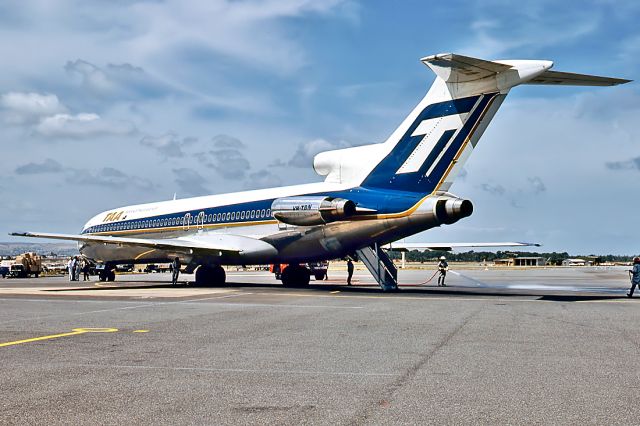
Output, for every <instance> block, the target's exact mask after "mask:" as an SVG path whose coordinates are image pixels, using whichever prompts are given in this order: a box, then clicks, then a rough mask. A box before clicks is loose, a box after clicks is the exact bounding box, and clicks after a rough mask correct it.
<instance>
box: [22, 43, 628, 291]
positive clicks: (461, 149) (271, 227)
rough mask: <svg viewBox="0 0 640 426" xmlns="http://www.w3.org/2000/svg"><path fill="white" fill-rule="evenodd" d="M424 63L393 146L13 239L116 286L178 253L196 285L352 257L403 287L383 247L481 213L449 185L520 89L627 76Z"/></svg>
mask: <svg viewBox="0 0 640 426" xmlns="http://www.w3.org/2000/svg"><path fill="white" fill-rule="evenodd" d="M421 61H422V62H423V63H424V64H425V65H426V66H427V67H429V68H430V69H431V70H432V71H433V72H434V73H435V74H436V78H435V81H434V82H433V84H432V86H431V88H430V89H429V91H428V92H427V94H426V95H425V96H424V98H423V99H422V100H421V101H420V102H419V103H418V105H417V106H416V107H415V108H414V109H413V110H412V111H411V112H410V113H409V115H408V116H407V117H406V118H405V119H404V121H402V123H401V124H400V126H399V127H398V128H397V129H396V130H395V131H394V132H393V133H392V134H391V135H390V136H389V137H388V139H387V140H386V141H385V142H383V143H374V144H369V145H362V146H356V147H351V148H345V149H338V150H332V151H326V152H321V153H319V154H318V155H316V156H315V157H314V159H313V167H314V169H315V171H316V172H317V173H318V174H319V175H320V176H324V177H325V178H324V181H323V182H317V183H311V184H304V185H295V186H285V187H279V188H270V189H261V190H253V191H245V192H237V193H230V194H220V195H209V196H202V197H195V198H187V199H178V200H171V201H161V202H156V203H150V204H141V205H133V206H125V207H119V208H116V209H112V210H108V211H105V212H102V213H99V214H97V215H96V216H94V217H93V218H91V219H90V220H89V221H88V222H87V223H86V224H85V225H84V227H83V229H82V231H81V232H80V234H78V235H72V234H54V233H44V232H16V233H11V234H10V235H14V236H20V237H37V238H47V239H59V240H72V241H77V242H78V245H79V250H80V252H81V253H82V254H83V255H84V256H86V257H87V258H89V259H92V260H94V261H96V262H99V263H102V264H104V266H105V268H104V270H103V272H102V273H101V275H100V279H101V280H108V281H113V280H114V279H115V274H114V272H113V271H114V268H115V265H116V264H123V263H127V264H129V263H151V262H168V261H171V260H173V259H174V258H176V257H177V258H179V259H180V261H181V263H182V264H183V265H186V267H185V272H187V273H193V272H194V271H195V281H196V284H197V285H224V283H225V280H226V275H225V272H224V269H223V268H222V266H223V265H248V264H251V265H253V264H270V263H286V264H289V265H290V266H289V267H288V268H286V269H285V271H284V272H283V274H282V283H283V284H284V285H285V286H288V287H295V286H305V285H308V283H309V270H308V269H307V268H306V267H305V266H304V265H305V264H306V263H307V262H314V261H322V260H330V259H337V258H344V257H347V256H352V257H357V258H358V259H360V260H362V261H363V262H364V264H365V265H366V266H367V268H368V269H369V271H370V272H371V273H372V275H373V276H374V278H375V279H376V281H377V282H378V284H379V285H380V287H381V288H382V289H383V290H385V291H391V290H396V289H397V288H398V281H397V270H396V269H395V266H394V265H393V262H392V261H391V260H390V258H389V256H388V255H387V253H386V252H385V251H384V250H383V248H382V247H383V246H385V245H387V244H389V243H393V242H394V241H398V240H401V239H403V238H406V237H409V236H411V235H414V234H416V233H419V232H422V231H425V230H428V229H430V228H434V227H438V226H441V225H451V224H454V223H456V222H457V221H459V220H461V219H463V218H465V217H468V216H470V215H471V214H472V213H473V204H472V202H471V201H470V200H467V199H464V198H460V197H458V196H456V195H454V194H452V193H450V192H449V190H450V187H451V185H452V184H453V182H454V179H455V177H456V175H457V174H458V173H459V172H460V170H461V168H462V166H463V165H464V163H465V161H466V160H467V159H468V157H469V156H470V154H471V152H472V151H473V149H474V148H475V146H476V144H477V143H478V141H479V139H480V137H481V136H482V134H483V132H484V131H485V129H486V128H487V126H488V124H489V122H490V121H491V119H492V118H493V117H494V115H495V114H496V112H497V111H498V109H499V107H500V105H501V104H502V102H503V101H504V99H505V98H506V96H507V94H508V93H509V91H510V90H511V89H512V88H514V87H516V86H518V85H521V84H538V85H580V86H613V85H618V84H623V83H627V82H629V81H630V80H625V79H619V78H609V77H598V76H592V75H584V74H573V73H566V72H556V71H551V70H550V69H551V67H552V66H553V62H551V61H546V60H495V61H488V60H483V59H478V58H472V57H468V56H463V55H458V54H453V53H444V54H438V55H432V56H427V57H424V58H422V59H421ZM494 244H495V243H494ZM497 244H502V243H497ZM504 244H505V245H504V246H506V245H508V244H509V243H504ZM511 244H515V243H511ZM525 245H527V244H525ZM432 246H433V245H432ZM452 246H453V243H447V246H446V247H452ZM495 246H496V245H494V247H495ZM425 247H430V246H429V245H428V244H427V245H425ZM434 247H437V245H435V246H434Z"/></svg>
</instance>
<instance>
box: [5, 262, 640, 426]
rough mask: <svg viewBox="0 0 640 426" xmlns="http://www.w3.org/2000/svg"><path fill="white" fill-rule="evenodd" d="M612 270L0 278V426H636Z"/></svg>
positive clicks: (631, 312)
mask: <svg viewBox="0 0 640 426" xmlns="http://www.w3.org/2000/svg"><path fill="white" fill-rule="evenodd" d="M625 269H626V268H575V269H574V268H570V269H564V268H549V269H526V270H514V269H496V270H494V269H490V270H486V271H485V270H482V269H478V270H461V271H455V270H453V271H452V272H457V273H458V275H456V274H454V273H450V274H449V276H448V284H449V287H445V288H438V287H435V286H433V284H432V283H433V282H431V283H429V285H427V286H420V285H418V284H419V283H421V282H423V281H425V280H426V279H428V278H429V276H431V272H430V271H401V272H400V282H401V283H404V284H405V286H404V287H403V289H402V290H401V291H400V292H399V293H393V294H385V293H382V292H380V291H379V289H377V288H376V287H375V285H374V283H373V280H372V279H371V278H370V277H369V276H368V275H367V274H366V273H364V272H359V271H357V273H356V276H355V280H354V282H355V284H357V285H355V286H352V287H346V286H343V285H342V284H343V283H344V281H345V276H344V273H343V272H341V271H330V278H331V280H330V281H329V282H322V283H318V282H315V281H313V280H312V281H311V285H310V286H309V288H305V289H286V288H282V286H281V285H279V284H278V282H277V281H275V279H274V278H273V277H272V275H270V274H268V273H266V272H246V273H243V272H238V273H235V272H229V273H228V281H229V282H230V284H229V286H227V287H224V288H197V287H193V286H189V285H180V286H178V287H175V288H174V287H171V285H170V284H169V280H170V276H169V275H168V274H149V275H119V276H118V277H117V280H116V282H115V283H96V282H90V283H83V282H74V283H70V282H68V281H67V280H66V279H65V278H63V277H57V278H40V279H23V280H19V279H7V280H0V360H1V361H2V362H1V363H0V424H69V423H74V424H96V423H101V424H114V423H142V424H158V423H162V424H203V423H208V424H263V423H287V424H297V423H302V424H328V423H331V424H443V423H445V424H487V423H491V424H494V423H498V424H532V423H533V424H578V423H580V424H584V423H586V424H637V422H638V418H639V415H640V408H639V407H638V404H637V402H636V401H637V397H638V391H639V389H640V369H638V368H637V360H638V355H640V334H639V333H638V331H637V327H638V324H640V321H639V320H640V314H639V312H640V311H639V309H640V305H639V304H640V300H633V299H628V298H627V297H626V296H625V292H626V290H627V288H628V278H627V276H626V272H624V271H625ZM182 278H185V279H186V280H188V279H192V278H193V277H192V276H186V277H182Z"/></svg>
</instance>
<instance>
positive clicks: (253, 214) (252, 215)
mask: <svg viewBox="0 0 640 426" xmlns="http://www.w3.org/2000/svg"><path fill="white" fill-rule="evenodd" d="M254 217H256V211H255V210H251V219H253V218H254Z"/></svg>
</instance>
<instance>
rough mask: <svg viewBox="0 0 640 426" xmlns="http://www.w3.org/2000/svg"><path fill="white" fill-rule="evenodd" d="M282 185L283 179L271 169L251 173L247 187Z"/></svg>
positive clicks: (257, 187)
mask: <svg viewBox="0 0 640 426" xmlns="http://www.w3.org/2000/svg"><path fill="white" fill-rule="evenodd" d="M280 185H282V179H280V177H278V176H276V175H275V174H273V173H272V172H270V171H269V170H259V171H257V172H255V173H251V174H249V177H248V179H247V182H246V184H245V188H246V189H261V188H273V187H276V186H280Z"/></svg>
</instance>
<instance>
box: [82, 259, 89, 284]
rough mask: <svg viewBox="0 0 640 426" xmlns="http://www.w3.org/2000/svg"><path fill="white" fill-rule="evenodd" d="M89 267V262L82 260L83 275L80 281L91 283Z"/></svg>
mask: <svg viewBox="0 0 640 426" xmlns="http://www.w3.org/2000/svg"><path fill="white" fill-rule="evenodd" d="M90 267H91V265H90V264H89V261H88V260H87V259H83V260H82V273H83V277H82V281H91V279H90V278H89V268H90Z"/></svg>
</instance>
